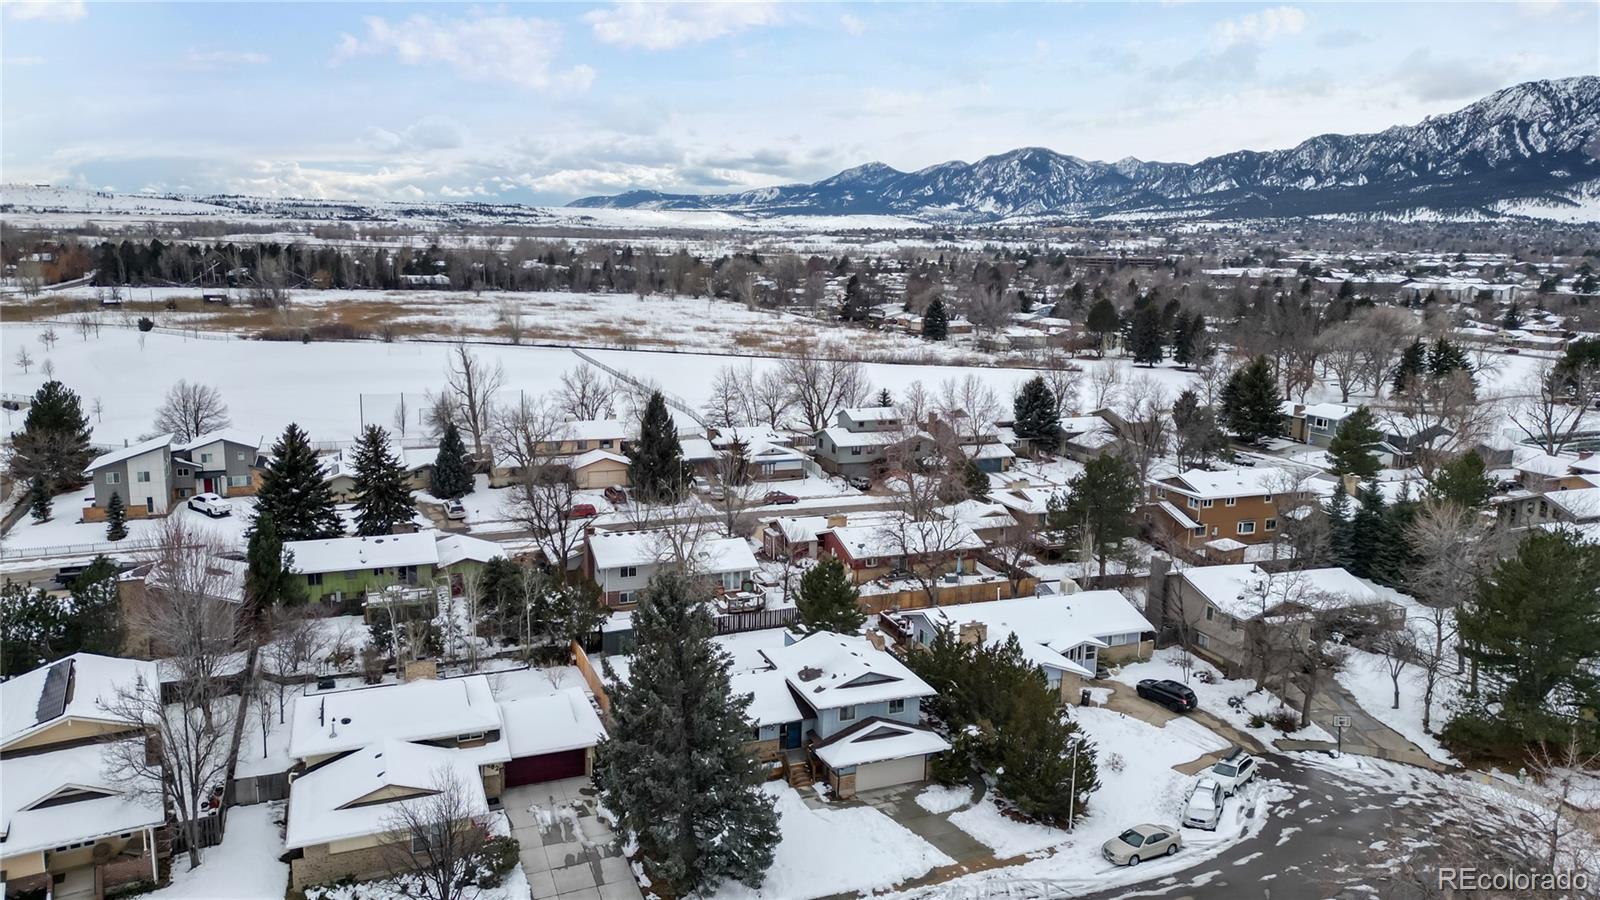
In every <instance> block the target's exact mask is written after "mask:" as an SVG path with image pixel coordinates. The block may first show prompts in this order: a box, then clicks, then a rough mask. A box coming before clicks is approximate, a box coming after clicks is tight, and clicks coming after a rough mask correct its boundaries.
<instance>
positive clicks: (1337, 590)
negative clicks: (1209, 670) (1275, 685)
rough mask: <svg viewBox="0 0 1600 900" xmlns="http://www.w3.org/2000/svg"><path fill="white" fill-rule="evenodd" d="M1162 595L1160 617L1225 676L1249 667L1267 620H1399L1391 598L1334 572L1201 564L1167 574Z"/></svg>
mask: <svg viewBox="0 0 1600 900" xmlns="http://www.w3.org/2000/svg"><path fill="white" fill-rule="evenodd" d="M1165 591H1166V608H1165V609H1164V611H1163V612H1164V618H1165V619H1166V620H1167V622H1168V624H1169V625H1170V626H1172V628H1174V629H1175V630H1176V632H1177V638H1178V639H1179V640H1180V641H1186V642H1187V643H1188V644H1189V646H1190V647H1191V648H1192V649H1193V650H1194V651H1195V652H1196V653H1198V654H1199V655H1201V656H1203V657H1205V658H1206V659H1207V660H1209V661H1211V662H1212V663H1214V664H1216V665H1217V666H1218V667H1219V668H1221V669H1222V670H1223V671H1225V672H1227V673H1229V674H1236V673H1239V672H1242V671H1244V670H1245V669H1247V668H1248V666H1249V664H1250V647H1251V643H1252V641H1253V640H1254V639H1255V638H1256V637H1257V636H1258V635H1259V634H1260V631H1259V629H1260V628H1261V627H1263V626H1264V625H1266V624H1267V623H1268V620H1272V624H1276V625H1279V626H1284V625H1289V626H1292V625H1293V623H1294V615H1295V613H1297V612H1303V611H1306V610H1316V609H1327V608H1329V607H1333V606H1338V607H1345V608H1357V607H1366V608H1368V609H1369V610H1370V611H1371V612H1372V613H1373V615H1374V617H1375V618H1376V619H1377V620H1378V621H1380V622H1383V623H1386V624H1390V625H1394V624H1398V622H1400V621H1403V620H1404V613H1403V611H1402V610H1401V609H1400V608H1399V607H1398V606H1397V605H1396V604H1395V603H1394V600H1393V598H1392V596H1391V595H1390V594H1388V593H1386V592H1385V591H1384V590H1383V589H1381V588H1378V587H1377V586H1376V585H1373V584H1372V583H1371V582H1368V581H1363V580H1362V579H1360V578H1357V577H1356V576H1354V575H1352V574H1350V573H1349V572H1347V571H1346V570H1344V569H1341V568H1337V567H1329V568H1321V569H1302V570H1298V571H1288V572H1277V573H1271V572H1267V571H1265V570H1263V569H1261V568H1260V567H1259V566H1256V565H1253V564H1249V563H1242V564H1238V565H1219V566H1199V567H1195V568H1191V569H1185V570H1183V571H1182V572H1174V573H1172V574H1170V575H1168V576H1167V582H1166V585H1165Z"/></svg>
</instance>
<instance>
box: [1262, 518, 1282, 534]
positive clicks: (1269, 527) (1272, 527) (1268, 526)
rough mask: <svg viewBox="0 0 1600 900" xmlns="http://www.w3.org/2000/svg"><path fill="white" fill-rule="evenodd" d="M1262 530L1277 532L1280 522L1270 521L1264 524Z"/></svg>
mask: <svg viewBox="0 0 1600 900" xmlns="http://www.w3.org/2000/svg"><path fill="white" fill-rule="evenodd" d="M1261 528H1262V530H1264V531H1277V530H1278V520H1277V519H1268V520H1267V521H1265V522H1263V523H1262V525H1261Z"/></svg>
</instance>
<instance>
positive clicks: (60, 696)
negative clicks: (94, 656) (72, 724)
mask: <svg viewBox="0 0 1600 900" xmlns="http://www.w3.org/2000/svg"><path fill="white" fill-rule="evenodd" d="M71 683H72V660H70V659H64V660H62V661H60V662H58V663H56V664H55V665H53V666H51V667H50V671H48V672H46V673H45V675H44V690H42V691H40V692H39V708H38V710H37V712H36V713H35V724H39V725H43V724H44V723H46V722H49V721H51V720H52V719H59V718H60V717H61V714H62V713H64V712H66V711H67V688H68V686H69V685H70V684H71Z"/></svg>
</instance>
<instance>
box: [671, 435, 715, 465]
mask: <svg viewBox="0 0 1600 900" xmlns="http://www.w3.org/2000/svg"><path fill="white" fill-rule="evenodd" d="M678 446H679V447H680V448H682V450H683V461H684V462H702V461H706V460H713V459H716V458H717V448H716V447H713V446H712V445H711V442H710V441H708V440H706V439H705V438H703V437H686V438H682V439H680V440H679V441H678Z"/></svg>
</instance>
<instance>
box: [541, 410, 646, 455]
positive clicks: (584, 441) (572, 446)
mask: <svg viewBox="0 0 1600 900" xmlns="http://www.w3.org/2000/svg"><path fill="white" fill-rule="evenodd" d="M627 436H628V432H627V429H626V428H624V427H623V425H622V423H621V422H620V421H618V420H616V419H580V420H574V421H570V422H565V423H563V424H562V425H561V426H560V427H558V428H557V429H556V430H555V432H554V433H552V434H551V436H550V437H549V438H548V439H547V440H543V441H540V442H539V443H538V444H537V446H536V447H535V450H536V451H537V452H538V453H539V455H541V456H577V455H578V454H580V453H586V452H588V451H590V450H610V451H612V452H614V453H620V452H622V442H623V441H624V440H625V439H626V438H627Z"/></svg>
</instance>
